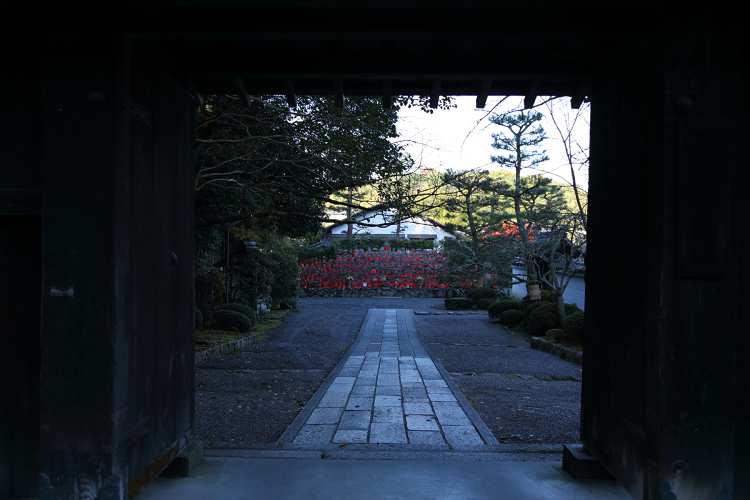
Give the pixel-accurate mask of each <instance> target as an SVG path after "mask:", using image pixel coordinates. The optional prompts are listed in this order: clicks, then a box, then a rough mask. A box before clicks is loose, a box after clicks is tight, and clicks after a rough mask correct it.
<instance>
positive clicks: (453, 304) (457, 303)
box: [445, 299, 463, 311]
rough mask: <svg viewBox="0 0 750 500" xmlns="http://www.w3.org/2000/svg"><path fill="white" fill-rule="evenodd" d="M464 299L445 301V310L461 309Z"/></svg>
mask: <svg viewBox="0 0 750 500" xmlns="http://www.w3.org/2000/svg"><path fill="white" fill-rule="evenodd" d="M462 300H463V299H445V308H446V309H447V310H449V311H454V310H456V309H461V301H462Z"/></svg>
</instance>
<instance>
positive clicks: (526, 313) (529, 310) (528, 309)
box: [521, 301, 549, 325]
mask: <svg viewBox="0 0 750 500" xmlns="http://www.w3.org/2000/svg"><path fill="white" fill-rule="evenodd" d="M543 304H549V302H542V301H536V302H532V303H531V304H529V305H527V306H526V307H523V301H522V302H521V306H522V310H523V324H524V325H527V324H528V323H529V316H531V313H532V312H534V309H536V308H537V307H540V306H542V305H543Z"/></svg>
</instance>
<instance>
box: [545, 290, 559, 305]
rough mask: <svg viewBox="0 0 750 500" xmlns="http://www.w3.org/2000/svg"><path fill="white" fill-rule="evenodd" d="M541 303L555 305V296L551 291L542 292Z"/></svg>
mask: <svg viewBox="0 0 750 500" xmlns="http://www.w3.org/2000/svg"><path fill="white" fill-rule="evenodd" d="M541 295H542V298H541V302H554V303H555V304H556V303H557V294H556V293H555V292H553V291H552V290H542V292H541Z"/></svg>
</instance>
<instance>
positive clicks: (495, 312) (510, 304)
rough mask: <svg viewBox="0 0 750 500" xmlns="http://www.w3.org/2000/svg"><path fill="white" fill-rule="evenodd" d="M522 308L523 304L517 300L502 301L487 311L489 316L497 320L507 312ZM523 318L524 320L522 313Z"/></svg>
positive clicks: (495, 303)
mask: <svg viewBox="0 0 750 500" xmlns="http://www.w3.org/2000/svg"><path fill="white" fill-rule="evenodd" d="M520 308H521V304H520V303H519V302H518V301H517V300H513V299H502V300H499V301H497V302H494V303H493V304H492V305H491V306H490V307H489V309H487V313H488V314H489V317H490V318H492V319H497V318H499V317H500V315H502V314H503V313H504V312H505V311H510V310H518V309H520ZM521 317H522V318H523V313H521Z"/></svg>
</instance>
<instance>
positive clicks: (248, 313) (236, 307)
mask: <svg viewBox="0 0 750 500" xmlns="http://www.w3.org/2000/svg"><path fill="white" fill-rule="evenodd" d="M221 310H222V311H232V312H236V313H239V314H242V315H244V316H245V317H247V319H248V321H250V327H251V328H252V327H254V326H255V323H256V318H255V311H254V310H253V308H252V307H250V306H248V305H245V304H237V303H233V304H227V305H225V306H224V307H222V309H221ZM214 316H216V315H214ZM214 319H216V318H215V317H214Z"/></svg>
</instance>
